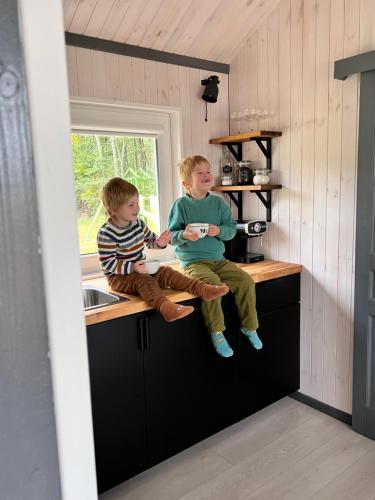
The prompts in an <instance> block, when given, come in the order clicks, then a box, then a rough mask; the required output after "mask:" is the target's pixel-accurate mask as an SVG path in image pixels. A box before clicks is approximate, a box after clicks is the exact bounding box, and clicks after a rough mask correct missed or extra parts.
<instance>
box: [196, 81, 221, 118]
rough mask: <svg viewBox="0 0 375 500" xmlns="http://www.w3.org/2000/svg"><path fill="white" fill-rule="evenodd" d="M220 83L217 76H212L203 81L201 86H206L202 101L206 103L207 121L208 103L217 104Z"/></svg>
mask: <svg viewBox="0 0 375 500" xmlns="http://www.w3.org/2000/svg"><path fill="white" fill-rule="evenodd" d="M218 83H220V80H219V77H218V76H216V75H211V76H210V77H209V78H207V79H206V80H201V84H202V85H205V86H206V87H205V89H204V91H203V94H202V99H203V100H204V101H206V118H205V121H207V103H208V102H212V103H214V102H216V101H217V96H218V95H219V87H218Z"/></svg>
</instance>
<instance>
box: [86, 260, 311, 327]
mask: <svg viewBox="0 0 375 500" xmlns="http://www.w3.org/2000/svg"><path fill="white" fill-rule="evenodd" d="M238 266H239V267H241V268H242V269H243V270H244V271H246V272H248V273H249V274H250V275H251V277H252V278H253V280H254V281H255V283H259V282H260V281H268V280H271V279H275V278H281V277H282V276H288V275H290V274H296V273H300V272H301V271H302V266H301V265H300V264H290V263H288V262H278V261H275V260H263V261H261V262H255V263H254V264H238ZM170 267H172V268H173V269H176V270H177V271H178V270H180V268H179V265H178V264H172V265H170ZM83 284H84V285H93V286H97V287H100V288H102V289H103V290H106V291H110V288H109V287H108V283H107V280H106V278H104V276H101V277H99V278H94V279H90V280H85V281H84V282H83ZM115 293H116V295H121V296H123V297H126V298H127V299H129V301H127V302H119V303H115V304H110V305H108V306H104V307H98V308H96V309H91V310H89V311H85V318H86V325H93V324H95V323H101V322H103V321H108V320H111V319H115V318H120V317H122V316H129V315H130V314H134V313H138V312H142V311H147V310H148V309H152V307H150V306H149V305H147V304H146V302H144V301H143V300H141V299H140V298H139V297H136V296H134V295H127V294H121V293H118V292H115ZM164 293H165V295H166V296H167V297H168V298H169V299H170V300H172V301H173V302H182V301H184V300H189V299H192V298H195V295H191V294H189V293H186V292H176V291H174V290H165V292H164Z"/></svg>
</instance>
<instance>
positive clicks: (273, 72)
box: [267, 7, 280, 260]
mask: <svg viewBox="0 0 375 500" xmlns="http://www.w3.org/2000/svg"><path fill="white" fill-rule="evenodd" d="M279 24H280V18H279V7H276V8H275V10H274V11H273V12H272V13H271V14H270V15H269V17H268V22H267V38H268V42H267V45H268V47H267V48H268V57H267V61H268V107H267V110H268V113H270V116H269V119H268V126H269V128H270V129H271V130H279V128H280V123H279V122H280V117H279V113H280V107H279V106H280V99H279ZM279 153H280V141H279V140H277V139H276V140H275V141H272V170H273V171H272V182H275V183H276V184H279V183H280V172H279V167H280V154H279ZM267 256H268V257H270V258H271V259H275V260H278V258H279V192H278V191H277V190H276V191H274V192H273V193H272V222H271V223H270V224H269V225H268V253H267Z"/></svg>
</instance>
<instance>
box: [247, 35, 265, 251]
mask: <svg viewBox="0 0 375 500" xmlns="http://www.w3.org/2000/svg"><path fill="white" fill-rule="evenodd" d="M247 57H248V61H247V64H246V75H245V77H246V81H247V82H248V84H247V86H246V94H247V96H248V99H247V107H248V109H249V111H251V110H255V109H257V108H258V34H257V33H255V34H254V35H253V36H252V37H251V38H250V39H249V40H248V41H247ZM257 128H258V121H257V120H251V121H250V122H248V130H250V129H254V130H256V129H257ZM245 144H246V145H247V147H246V149H245V151H246V158H249V159H250V160H253V161H254V162H255V165H256V166H257V165H258V164H259V155H260V154H262V153H260V150H259V147H258V146H257V144H256V143H255V142H254V141H250V142H247V143H245ZM245 198H246V199H247V205H246V211H245V212H244V216H245V218H246V219H259V211H260V207H261V204H260V201H259V199H258V197H257V196H254V195H252V194H248V195H246V196H245ZM262 241H263V240H261V239H260V238H252V239H251V240H250V241H249V251H250V252H260V253H262V251H263V248H262V245H261V242H262Z"/></svg>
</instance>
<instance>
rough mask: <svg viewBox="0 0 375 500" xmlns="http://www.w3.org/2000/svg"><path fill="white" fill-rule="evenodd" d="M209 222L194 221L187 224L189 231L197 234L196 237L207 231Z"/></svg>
mask: <svg viewBox="0 0 375 500" xmlns="http://www.w3.org/2000/svg"><path fill="white" fill-rule="evenodd" d="M209 226H210V225H209V224H207V223H206V222H194V223H193V224H189V228H190V231H193V233H197V234H198V238H204V237H205V236H206V235H207V233H208V228H209Z"/></svg>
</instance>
